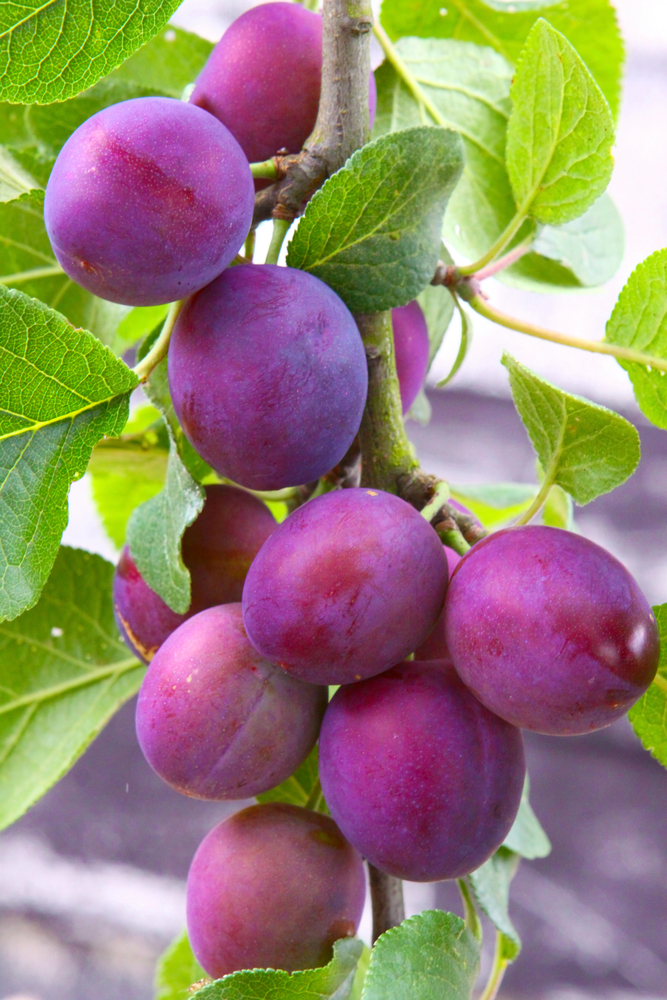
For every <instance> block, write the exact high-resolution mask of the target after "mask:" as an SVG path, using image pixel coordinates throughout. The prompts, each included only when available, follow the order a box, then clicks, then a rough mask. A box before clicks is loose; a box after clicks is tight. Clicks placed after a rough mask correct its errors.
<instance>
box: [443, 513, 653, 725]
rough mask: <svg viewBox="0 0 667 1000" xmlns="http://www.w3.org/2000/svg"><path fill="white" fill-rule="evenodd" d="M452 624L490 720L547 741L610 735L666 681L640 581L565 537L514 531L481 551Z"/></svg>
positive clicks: (459, 663)
mask: <svg viewBox="0 0 667 1000" xmlns="http://www.w3.org/2000/svg"><path fill="white" fill-rule="evenodd" d="M444 614H445V640H446V643H447V647H448V649H449V652H450V655H451V658H452V661H453V663H454V666H455V667H456V670H457V671H458V673H459V675H460V677H461V678H462V680H463V681H464V683H465V684H467V686H468V687H469V688H470V689H471V691H473V692H474V694H475V695H476V696H477V697H478V698H479V700H480V701H481V702H482V703H483V704H484V705H486V706H487V708H489V709H490V710H491V711H492V712H495V713H496V714H497V715H500V716H501V717H502V718H503V719H506V720H507V721H508V722H512V723H513V724H514V725H516V726H522V727H523V728H525V729H532V730H534V731H535V732H538V733H549V734H552V735H555V736H567V735H575V734H579V733H587V732H590V731H591V730H594V729H600V728H601V727H603V726H608V725H609V723H611V722H613V721H614V720H615V719H617V718H619V716H621V715H623V714H624V713H625V712H626V711H627V710H628V708H630V706H631V705H633V704H634V702H635V701H637V699H638V698H639V697H640V696H641V695H642V694H643V693H644V691H645V690H646V689H647V687H648V686H649V684H650V683H651V681H652V680H653V677H654V676H655V672H656V670H657V666H658V656H659V637H658V628H657V625H656V621H655V618H654V616H653V613H652V611H651V608H650V607H649V605H648V603H647V601H646V599H645V597H644V596H643V594H642V593H641V591H640V589H639V587H638V586H637V583H636V582H635V580H634V579H633V577H632V576H631V575H630V573H628V571H627V570H626V569H625V567H624V566H622V565H621V563H620V562H618V560H617V559H615V558H614V557H613V556H612V555H611V554H610V553H609V552H606V551H605V550H604V549H602V548H601V547H600V546H599V545H596V544H595V543H594V542H591V541H589V540H588V539H586V538H582V537H581V535H575V534H573V533H572V532H570V531H563V530H562V529H560V528H549V527H544V526H542V525H527V526H523V527H515V528H509V529H505V530H504V531H498V532H496V533H495V534H493V535H490V536H489V537H488V538H484V539H482V541H481V542H477V544H476V545H475V546H474V547H473V548H472V549H471V550H470V552H468V553H466V555H465V556H464V558H463V559H462V560H461V562H460V563H459V565H458V567H457V568H456V572H455V573H454V576H453V577H452V581H451V583H450V585H449V590H448V594H447V599H446V601H445V612H444Z"/></svg>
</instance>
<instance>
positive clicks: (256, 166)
mask: <svg viewBox="0 0 667 1000" xmlns="http://www.w3.org/2000/svg"><path fill="white" fill-rule="evenodd" d="M250 173H251V174H252V176H253V177H255V178H257V179H258V180H267V181H275V180H276V178H277V177H278V170H277V168H276V161H275V160H274V159H273V157H271V159H270V160H263V161H262V162H261V163H251V164H250Z"/></svg>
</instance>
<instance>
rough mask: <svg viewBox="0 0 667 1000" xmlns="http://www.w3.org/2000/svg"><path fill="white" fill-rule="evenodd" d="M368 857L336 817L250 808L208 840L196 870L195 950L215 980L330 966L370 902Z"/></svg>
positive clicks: (191, 899) (190, 918) (192, 881)
mask: <svg viewBox="0 0 667 1000" xmlns="http://www.w3.org/2000/svg"><path fill="white" fill-rule="evenodd" d="M365 893H366V885H365V880H364V869H363V863H362V860H361V858H360V857H359V855H358V854H357V852H356V851H355V850H354V848H353V847H351V846H350V844H348V843H347V841H346V840H345V839H344V838H343V837H342V836H341V834H340V831H339V830H338V828H337V826H336V824H335V823H334V822H333V820H331V819H330V818H329V817H328V816H323V815H322V814H321V813H315V812H311V811H310V810H307V809H299V808H297V807H296V806H290V805H285V804H283V803H277V802H275V803H267V804H266V805H261V806H250V808H249V809H243V810H242V811H241V812H237V813H235V815H233V816H231V817H230V818H229V819H226V820H224V822H222V823H220V824H219V825H218V826H216V827H215V828H214V829H213V830H211V832H210V833H209V834H208V836H207V837H205V839H204V840H203V841H202V843H201V845H200V847H199V850H198V851H197V853H196V854H195V856H194V860H193V862H192V865H191V867H190V873H189V875H188V889H187V923H188V934H189V937H190V942H191V943H192V948H193V950H194V953H195V955H196V956H197V958H198V960H199V962H200V963H201V965H202V966H203V967H204V969H205V970H206V972H207V973H208V974H209V975H210V976H213V977H214V978H217V977H220V976H225V975H228V974H229V973H230V972H236V971H238V970H239V969H254V968H273V969H285V970H286V971H287V972H294V971H295V970H297V969H310V968H314V967H317V966H320V965H324V964H326V962H328V961H329V960H330V959H331V955H332V949H333V944H334V942H335V941H337V940H338V939H339V938H342V937H352V936H353V935H354V934H355V932H356V929H357V926H358V924H359V920H360V919H361V913H362V910H363V905H364V896H365Z"/></svg>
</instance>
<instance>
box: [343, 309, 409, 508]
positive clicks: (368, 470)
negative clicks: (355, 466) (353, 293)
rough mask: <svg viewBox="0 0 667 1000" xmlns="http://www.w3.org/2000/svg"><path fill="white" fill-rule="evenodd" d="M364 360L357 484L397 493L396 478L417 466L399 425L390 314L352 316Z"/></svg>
mask: <svg viewBox="0 0 667 1000" xmlns="http://www.w3.org/2000/svg"><path fill="white" fill-rule="evenodd" d="M355 319H356V321H357V325H358V327H359V330H360V332H361V339H362V340H363V342H364V347H365V349H366V359H367V361H368V397H367V399H366V408H365V410H364V415H363V418H362V421H361V429H360V431H359V438H360V441H361V455H362V459H361V485H362V486H371V487H374V488H375V489H380V490H386V491H387V492H388V493H399V492H400V490H399V483H398V480H399V478H400V477H402V476H405V475H406V473H410V472H413V471H414V470H416V469H417V468H418V467H419V463H418V462H417V459H416V457H415V454H414V451H413V448H412V445H411V444H410V442H409V441H408V437H407V434H406V433H405V425H404V423H403V408H402V406H401V392H400V389H399V385H398V375H397V374H396V360H395V357H394V337H393V333H392V327H391V312H389V311H388V312H381V313H359V314H358V315H357V316H355Z"/></svg>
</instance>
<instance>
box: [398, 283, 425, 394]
mask: <svg viewBox="0 0 667 1000" xmlns="http://www.w3.org/2000/svg"><path fill="white" fill-rule="evenodd" d="M391 323H392V326H393V329H394V354H395V357H396V373H397V375H398V384H399V386H400V389H401V403H402V405H403V413H407V412H408V410H409V409H410V407H411V406H412V404H413V403H414V401H415V399H416V398H417V393H418V392H419V390H420V389H421V387H422V385H423V384H424V379H425V378H426V372H427V371H428V355H429V346H430V345H429V339H428V327H427V325H426V319H425V317H424V313H423V312H422V308H421V306H420V305H419V303H418V302H417V300H416V299H415V300H414V302H408V304H407V306H399V307H398V308H397V309H392V311H391Z"/></svg>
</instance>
